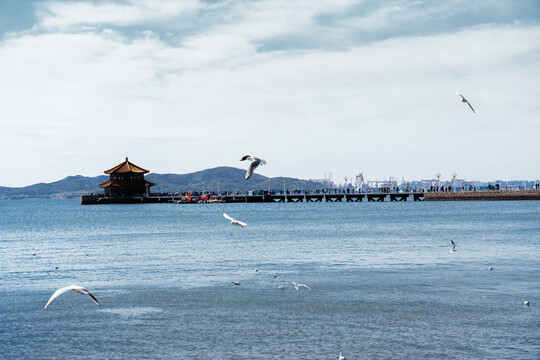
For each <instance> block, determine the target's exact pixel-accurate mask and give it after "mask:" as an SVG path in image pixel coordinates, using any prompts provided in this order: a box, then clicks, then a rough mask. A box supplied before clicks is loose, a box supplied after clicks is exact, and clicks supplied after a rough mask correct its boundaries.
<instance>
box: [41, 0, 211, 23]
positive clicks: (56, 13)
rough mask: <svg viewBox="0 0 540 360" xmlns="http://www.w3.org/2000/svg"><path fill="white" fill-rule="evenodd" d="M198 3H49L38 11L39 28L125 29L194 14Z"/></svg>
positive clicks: (192, 0)
mask: <svg viewBox="0 0 540 360" xmlns="http://www.w3.org/2000/svg"><path fill="white" fill-rule="evenodd" d="M200 7H201V4H200V3H199V1H197V0H182V1H177V0H160V1H155V0H127V1H126V2H123V3H115V2H111V1H98V2H95V1H78V2H74V1H70V2H66V1H49V2H46V3H44V4H43V5H42V7H41V9H40V11H38V17H39V18H40V25H41V26H43V27H44V28H46V29H48V30H68V29H72V28H79V27H81V26H87V25H94V26H97V25H105V26H107V25H115V26H126V25H134V24H140V23H143V22H152V21H161V20H164V19H171V18H173V17H175V16H178V15H182V14H186V13H189V12H190V11H193V10H197V9H198V8H200Z"/></svg>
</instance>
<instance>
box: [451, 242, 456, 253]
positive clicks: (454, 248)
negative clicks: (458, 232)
mask: <svg viewBox="0 0 540 360" xmlns="http://www.w3.org/2000/svg"><path fill="white" fill-rule="evenodd" d="M450 242H451V243H452V249H451V250H450V252H454V251H457V250H456V244H455V243H454V240H450Z"/></svg>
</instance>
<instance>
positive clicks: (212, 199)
mask: <svg viewBox="0 0 540 360" xmlns="http://www.w3.org/2000/svg"><path fill="white" fill-rule="evenodd" d="M424 195H425V193H423V192H403V193H401V192H400V193H338V194H329V193H327V194H263V195H212V196H207V199H204V200H203V199H202V198H201V197H200V196H190V197H189V200H187V199H186V198H187V197H186V196H180V195H176V196H175V195H153V194H152V195H150V196H134V197H106V196H104V195H95V194H92V195H82V196H81V205H100V204H141V203H142V204H157V203H175V204H198V203H283V202H362V201H364V200H365V201H367V202H374V201H379V202H380V201H385V200H389V201H407V199H411V200H413V201H422V200H424Z"/></svg>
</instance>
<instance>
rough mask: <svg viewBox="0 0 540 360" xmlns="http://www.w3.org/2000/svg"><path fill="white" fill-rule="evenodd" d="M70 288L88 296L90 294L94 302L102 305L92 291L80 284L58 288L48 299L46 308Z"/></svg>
mask: <svg viewBox="0 0 540 360" xmlns="http://www.w3.org/2000/svg"><path fill="white" fill-rule="evenodd" d="M69 290H71V291H73V292H76V293H77V294H83V295H88V296H90V298H91V299H92V301H93V302H95V303H96V304H97V305H98V306H101V305H100V303H99V301H97V299H96V298H95V297H94V295H92V294H91V293H90V291H88V290H86V289H85V288H83V287H82V286H79V285H69V286H66V287H63V288H61V289H58V290H56V291H55V292H54V294H52V296H51V298H50V299H49V301H47V305H45V309H46V308H47V306H49V304H50V303H51V302H52V301H53V300H54V299H56V298H57V297H58V296H60V295H62V294H63V293H65V292H66V291H69Z"/></svg>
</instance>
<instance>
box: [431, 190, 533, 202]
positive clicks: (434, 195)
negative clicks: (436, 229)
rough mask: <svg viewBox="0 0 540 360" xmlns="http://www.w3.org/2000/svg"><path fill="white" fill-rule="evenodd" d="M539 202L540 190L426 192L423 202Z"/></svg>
mask: <svg viewBox="0 0 540 360" xmlns="http://www.w3.org/2000/svg"><path fill="white" fill-rule="evenodd" d="M500 200H540V190H490V191H458V192H427V193H425V195H424V201H500Z"/></svg>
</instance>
